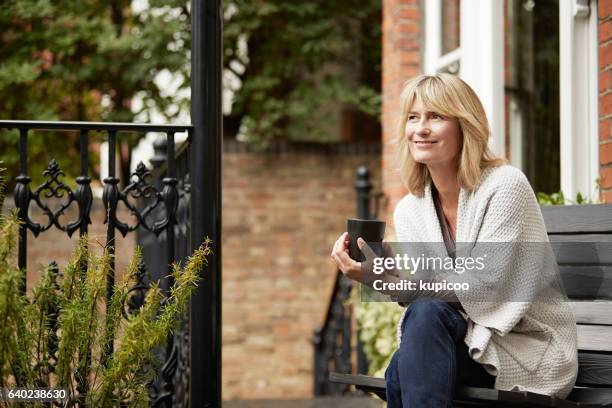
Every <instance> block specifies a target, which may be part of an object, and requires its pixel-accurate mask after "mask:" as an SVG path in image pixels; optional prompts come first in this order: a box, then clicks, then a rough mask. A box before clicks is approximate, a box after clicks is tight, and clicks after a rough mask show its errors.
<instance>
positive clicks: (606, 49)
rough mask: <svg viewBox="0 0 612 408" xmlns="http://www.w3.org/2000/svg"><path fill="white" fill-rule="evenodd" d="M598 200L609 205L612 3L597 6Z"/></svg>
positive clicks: (611, 182) (611, 187) (611, 190)
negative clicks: (599, 186)
mask: <svg viewBox="0 0 612 408" xmlns="http://www.w3.org/2000/svg"><path fill="white" fill-rule="evenodd" d="M598 16H599V30H598V31H599V164H600V181H601V196H600V200H601V201H602V202H606V203H612V132H611V125H612V2H611V1H599V2H598Z"/></svg>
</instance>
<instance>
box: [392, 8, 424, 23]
mask: <svg viewBox="0 0 612 408" xmlns="http://www.w3.org/2000/svg"><path fill="white" fill-rule="evenodd" d="M419 14H420V13H419V9H417V8H407V7H406V8H401V9H400V10H398V11H396V12H395V13H394V14H393V18H394V20H396V21H397V22H399V20H418V19H419Z"/></svg>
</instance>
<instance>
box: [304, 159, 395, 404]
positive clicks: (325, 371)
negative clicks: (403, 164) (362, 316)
mask: <svg viewBox="0 0 612 408" xmlns="http://www.w3.org/2000/svg"><path fill="white" fill-rule="evenodd" d="M371 190H372V183H371V182H370V172H369V170H368V169H367V168H366V167H364V166H362V167H359V169H357V180H356V182H355V191H356V193H357V194H356V196H357V218H361V219H374V218H376V217H377V216H378V210H379V202H380V199H381V198H382V197H383V194H382V193H374V194H373V193H372V192H371ZM372 202H374V211H373V212H372V211H371V205H372ZM352 288H353V283H352V281H351V280H350V279H348V278H347V277H345V276H344V275H343V274H342V272H340V271H338V272H337V273H336V281H335V284H334V289H333V291H332V295H331V298H330V300H329V303H328V307H327V313H326V315H325V321H324V323H323V326H321V327H319V328H317V329H316V330H315V333H314V337H313V343H314V391H315V395H317V396H320V395H344V394H347V393H350V392H351V391H350V388H349V386H348V385H344V384H339V383H331V382H330V381H329V373H330V372H332V371H333V372H339V373H347V374H352V373H353V363H352V344H353V342H354V341H356V343H355V344H356V345H357V347H356V353H357V367H356V372H357V373H358V374H367V371H368V363H367V359H366V357H365V354H364V353H363V347H362V345H361V341H360V339H359V333H358V331H357V330H353V327H352V320H353V310H352V306H351V305H350V303H349V298H350V296H351V290H352Z"/></svg>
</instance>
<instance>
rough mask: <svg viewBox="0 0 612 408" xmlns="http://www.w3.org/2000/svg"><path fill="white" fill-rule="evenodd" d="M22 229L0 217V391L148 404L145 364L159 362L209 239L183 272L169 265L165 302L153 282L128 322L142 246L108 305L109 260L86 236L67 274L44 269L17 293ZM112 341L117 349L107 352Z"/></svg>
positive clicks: (81, 402)
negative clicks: (36, 390)
mask: <svg viewBox="0 0 612 408" xmlns="http://www.w3.org/2000/svg"><path fill="white" fill-rule="evenodd" d="M18 225H19V221H18V219H17V216H16V212H13V213H12V214H10V215H9V216H0V387H9V388H12V387H56V388H67V389H68V392H69V395H70V399H69V401H68V403H67V404H66V405H65V406H70V407H73V406H77V405H78V406H86V407H116V406H119V405H122V406H134V407H136V406H148V397H147V390H146V383H147V382H148V381H149V380H150V378H151V377H152V375H153V372H152V369H151V368H148V369H147V368H146V367H152V366H153V363H155V362H154V360H153V358H154V357H153V353H152V350H153V349H154V348H155V347H157V346H158V345H161V344H163V343H164V342H165V341H166V339H167V338H168V337H169V335H170V334H171V333H172V331H173V330H174V329H175V327H176V325H177V323H178V322H180V316H182V315H183V312H184V311H185V309H186V307H187V304H188V301H189V299H190V297H191V296H192V294H193V293H194V291H195V290H196V288H197V283H198V280H199V276H200V271H201V270H202V268H203V267H204V266H205V265H206V264H207V256H208V255H210V254H211V253H212V250H211V247H210V244H211V241H210V240H209V239H208V238H207V239H206V241H205V242H204V244H203V245H202V246H201V247H200V248H199V249H197V250H196V251H195V252H194V253H193V254H192V256H191V257H189V259H188V260H187V261H186V262H185V264H184V267H183V268H181V267H180V266H179V265H177V264H175V265H173V266H172V268H171V274H172V276H173V277H174V280H175V285H174V286H173V288H172V289H171V292H170V294H169V297H168V299H167V300H166V301H165V302H161V300H162V298H163V296H162V291H161V289H160V288H159V286H158V285H157V284H156V283H154V284H152V285H151V287H150V289H149V290H148V291H147V293H146V296H145V300H144V304H143V306H142V307H141V308H140V310H138V311H137V312H135V313H134V314H132V315H128V317H127V318H124V317H122V315H123V308H124V306H125V302H126V301H127V299H128V291H129V288H130V287H131V285H132V284H133V283H134V280H135V275H136V272H137V269H138V266H139V264H140V262H141V253H140V249H137V250H136V253H135V255H134V257H133V259H132V260H131V262H130V265H129V266H128V268H127V271H126V272H125V274H124V278H123V280H122V281H121V282H119V283H117V284H116V285H115V288H114V292H113V295H112V298H111V300H110V302H109V303H108V305H107V307H105V303H106V302H105V301H104V296H105V292H106V284H105V283H106V277H107V275H108V274H109V273H113V271H112V270H110V266H109V260H110V255H109V254H108V253H107V252H104V253H103V254H102V255H101V256H95V255H93V254H92V253H91V251H88V248H87V237H82V238H81V240H80V242H79V244H78V245H77V247H76V249H75V251H74V255H73V257H72V259H71V261H70V262H69V263H68V265H67V266H66V268H65V271H64V273H63V275H61V276H58V274H57V272H56V270H54V268H51V267H49V268H47V269H46V270H45V271H44V272H43V274H42V278H41V279H40V281H39V282H38V283H37V285H36V286H35V287H34V288H33V289H32V292H31V294H30V295H27V294H24V293H22V291H20V290H18V289H17V288H19V287H20V286H21V283H22V282H23V279H24V274H25V272H24V271H22V270H20V269H19V268H18V267H17V266H16V262H15V258H16V242H17V238H18V234H17V231H18ZM32 244H33V245H36V243H35V242H33V243H32ZM83 265H87V266H88V267H87V270H86V273H84V272H83V268H82V266H83ZM105 309H106V310H105ZM111 344H114V352H113V353H112V354H110V355H108V354H107V351H108V345H111ZM17 406H18V405H17ZM24 406H25V404H24ZM28 406H32V404H28ZM35 406H36V405H35ZM39 406H43V405H42V404H40V405H39Z"/></svg>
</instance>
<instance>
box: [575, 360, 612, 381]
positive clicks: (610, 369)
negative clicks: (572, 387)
mask: <svg viewBox="0 0 612 408" xmlns="http://www.w3.org/2000/svg"><path fill="white" fill-rule="evenodd" d="M578 366H579V367H580V369H579V370H578V378H577V379H576V385H581V386H590V385H612V355H610V354H598V353H583V352H581V353H578Z"/></svg>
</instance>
